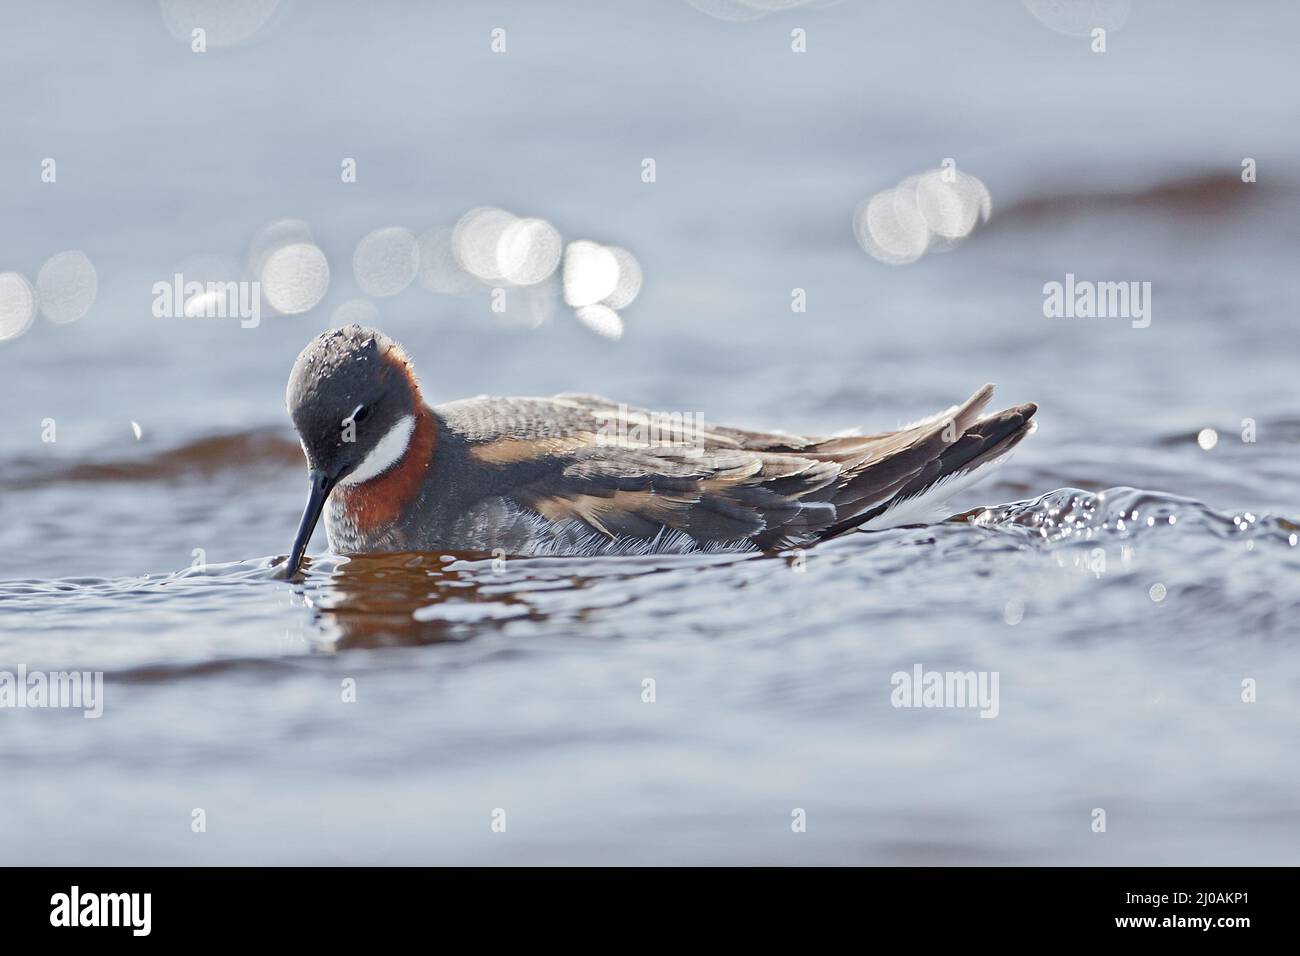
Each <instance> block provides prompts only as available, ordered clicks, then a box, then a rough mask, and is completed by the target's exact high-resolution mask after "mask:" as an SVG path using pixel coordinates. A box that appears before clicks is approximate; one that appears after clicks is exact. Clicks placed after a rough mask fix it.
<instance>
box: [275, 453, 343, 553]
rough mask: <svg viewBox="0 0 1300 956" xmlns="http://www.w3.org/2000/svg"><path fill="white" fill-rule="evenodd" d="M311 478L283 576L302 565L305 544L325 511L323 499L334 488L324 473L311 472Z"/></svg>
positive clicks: (305, 548) (331, 481) (331, 480)
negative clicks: (300, 520) (308, 491)
mask: <svg viewBox="0 0 1300 956" xmlns="http://www.w3.org/2000/svg"><path fill="white" fill-rule="evenodd" d="M310 477H311V493H310V494H309V495H308V496H307V507H306V508H304V509H303V512H302V522H301V523H300V524H299V525H298V534H297V535H295V536H294V539H293V550H292V551H290V552H289V563H288V564H286V565H285V566H284V576H285V577H286V578H287V577H292V576H293V574H295V573H296V572H297V570H298V565H300V564H301V563H302V555H303V552H304V551H306V550H307V542H309V541H310V540H311V533H312V532H313V531H315V530H316V522H317V521H319V520H320V513H321V511H323V510H324V509H325V499H326V498H328V497H329V496H330V490H331V489H332V488H333V487H334V479H333V478H330V477H329V476H328V475H326V474H325V473H324V472H320V471H313V472H312V473H311V475H310Z"/></svg>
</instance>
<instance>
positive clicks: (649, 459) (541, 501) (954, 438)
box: [438, 385, 1033, 548]
mask: <svg viewBox="0 0 1300 956" xmlns="http://www.w3.org/2000/svg"><path fill="white" fill-rule="evenodd" d="M992 393H993V388H992V386H990V385H986V386H984V387H983V388H981V389H980V390H979V391H977V392H976V393H975V394H974V395H972V396H971V397H970V398H969V399H967V400H966V401H965V402H964V403H962V404H961V405H959V406H954V407H953V408H951V409H949V410H947V411H946V412H944V413H941V414H939V415H936V416H933V417H932V418H929V419H926V420H924V421H922V422H918V423H917V424H915V425H912V426H909V427H906V428H902V429H899V430H898V431H893V432H882V433H879V434H875V435H866V436H840V437H833V438H827V437H810V436H803V435H790V434H783V433H778V432H758V431H748V430H744V429H737V428H726V427H717V426H707V427H706V426H705V425H703V424H701V423H699V422H698V421H695V420H693V419H691V418H689V417H688V418H685V419H683V418H680V417H665V416H657V415H655V413H652V412H649V411H647V410H645V409H640V408H635V407H629V406H626V405H620V404H618V403H615V402H611V401H609V400H608V399H604V398H601V397H599V396H594V395H576V394H565V395H557V396H555V397H554V398H550V399H540V398H539V399H475V400H469V401H467V402H456V403H452V404H451V405H445V406H440V407H439V409H438V411H439V412H440V414H442V415H443V416H444V417H445V418H446V419H447V420H448V421H450V422H452V423H453V425H454V427H456V429H457V430H458V431H459V432H460V433H461V434H462V435H463V436H464V437H466V438H467V439H468V441H469V446H470V455H471V456H472V457H473V458H475V459H476V460H477V461H478V462H479V463H481V464H483V465H485V466H494V467H497V468H515V469H518V470H519V483H518V486H517V488H516V490H515V492H514V496H515V497H516V498H517V500H518V501H519V502H520V503H521V504H523V505H525V506H527V507H529V508H532V509H533V510H535V511H537V512H538V513H539V514H542V515H543V516H545V517H547V518H549V519H551V520H555V521H561V520H575V521H579V522H582V523H583V524H584V525H586V526H587V527H589V528H590V529H591V530H593V531H595V532H598V533H600V534H603V535H607V536H609V537H611V538H619V537H630V538H653V537H654V536H655V535H656V534H658V533H660V532H661V531H662V530H663V529H664V528H669V529H673V530H677V531H681V532H684V533H686V534H688V535H690V536H691V537H693V538H694V539H695V540H696V541H697V542H699V543H700V544H702V545H708V544H722V543H737V542H740V543H743V542H750V543H752V545H754V546H756V547H761V548H770V547H785V546H789V545H791V544H797V543H801V542H807V541H809V540H812V539H815V538H818V537H823V536H826V535H827V534H831V533H838V532H839V531H842V530H845V529H846V528H848V527H851V526H852V525H853V523H854V522H855V521H861V520H866V517H867V516H869V515H870V514H872V513H876V512H878V510H879V509H881V508H882V507H883V506H885V505H887V504H888V503H889V502H890V501H891V500H892V499H894V498H895V496H898V495H904V496H906V495H910V494H913V493H916V490H917V489H918V488H922V489H923V488H924V487H928V486H929V485H930V484H932V483H933V482H934V481H936V480H938V478H939V477H941V476H943V475H946V474H949V473H951V472H952V471H954V470H957V469H959V468H961V467H967V466H969V464H970V462H971V461H972V459H973V458H974V457H975V456H978V455H981V454H983V453H985V452H987V451H988V450H989V449H990V448H992V447H993V446H994V445H996V444H997V442H996V441H993V440H992V439H991V436H992V435H994V434H997V435H998V436H999V437H998V439H997V440H998V441H1001V440H1003V439H1005V438H1006V437H1007V435H1009V434H1010V431H1007V428H1009V427H1010V424H1011V421H1010V419H1007V420H1002V419H999V421H1000V424H999V425H998V426H997V427H996V428H990V427H984V428H983V431H981V430H980V429H981V427H982V426H981V422H982V421H983V422H988V421H989V419H986V420H981V419H980V412H981V411H982V409H983V408H984V406H985V405H986V404H987V403H988V401H989V398H990V397H991V396H992ZM1026 408H1030V407H1029V406H1022V407H1021V408H1020V409H1019V410H1009V412H1016V413H1017V414H1019V415H1020V416H1021V417H1020V418H1019V419H1018V420H1017V422H1016V424H1015V427H1020V426H1021V425H1023V424H1024V422H1025V421H1027V420H1028V416H1030V415H1032V414H1033V412H1032V409H1031V410H1030V411H1029V412H1028V414H1027V415H1026V414H1025V412H1024V410H1025V409H1026ZM1009 412H1004V413H1001V414H1002V415H1003V416H1005V415H1007V414H1009ZM991 419H998V416H991Z"/></svg>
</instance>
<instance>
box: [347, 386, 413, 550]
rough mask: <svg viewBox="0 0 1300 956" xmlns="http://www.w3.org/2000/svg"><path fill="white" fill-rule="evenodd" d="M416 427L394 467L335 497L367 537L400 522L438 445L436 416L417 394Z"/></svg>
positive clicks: (348, 488) (349, 518) (348, 487)
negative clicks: (398, 520) (434, 416)
mask: <svg viewBox="0 0 1300 956" xmlns="http://www.w3.org/2000/svg"><path fill="white" fill-rule="evenodd" d="M413 414H414V415H415V428H413V429H412V430H411V443H410V444H409V445H408V446H407V449H406V454H404V455H403V456H402V457H401V458H400V459H399V460H398V462H397V464H396V465H394V466H393V467H392V468H390V469H388V471H386V472H384V473H383V474H382V475H379V476H378V477H376V478H371V479H370V480H369V481H367V482H363V483H362V484H359V485H340V486H339V487H337V488H335V489H334V497H335V499H336V500H337V501H338V503H339V504H340V505H341V506H342V508H343V511H344V512H345V513H346V514H347V517H348V520H349V521H350V522H351V523H352V524H353V525H354V526H355V527H356V529H357V531H359V532H360V533H361V534H363V535H376V534H379V533H382V532H383V530H384V529H385V528H387V527H388V526H389V525H391V524H393V523H394V522H396V521H397V519H398V518H400V517H401V516H402V512H403V511H405V510H406V509H407V508H408V507H410V505H411V504H412V503H413V502H414V501H415V498H416V495H418V494H419V492H420V483H421V482H422V481H424V477H425V475H427V474H428V471H429V468H431V467H432V465H433V452H434V449H435V448H436V447H437V445H438V426H437V424H436V422H435V421H434V418H433V414H432V413H431V412H430V411H429V409H428V408H426V407H425V405H424V402H422V401H421V400H420V398H419V395H418V394H417V395H416V399H415V408H414V410H413Z"/></svg>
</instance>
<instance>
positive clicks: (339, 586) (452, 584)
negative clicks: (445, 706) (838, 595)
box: [313, 552, 540, 650]
mask: <svg viewBox="0 0 1300 956" xmlns="http://www.w3.org/2000/svg"><path fill="white" fill-rule="evenodd" d="M318 569H319V570H324V571H325V572H326V573H327V574H328V578H326V579H325V581H324V582H323V585H322V587H321V590H320V591H319V592H318V593H317V594H316V595H314V596H313V600H314V603H315V605H316V608H317V610H318V611H319V612H320V614H321V617H322V623H323V624H324V625H325V626H326V627H327V628H331V629H336V630H337V639H336V640H334V642H333V646H334V647H335V648H336V649H340V650H350V649H355V648H373V647H398V646H416V645H422V644H436V643H439V642H442V641H453V640H463V639H465V637H467V636H468V633H470V632H471V629H469V628H467V627H465V625H466V624H471V623H472V624H474V625H475V627H474V628H473V629H472V632H473V633H478V632H481V630H482V629H483V628H484V627H488V628H491V627H494V626H496V627H499V626H502V625H503V624H504V623H505V622H507V621H510V620H517V619H519V618H521V617H532V618H534V619H536V618H538V617H539V616H540V615H539V614H538V612H537V611H536V609H535V608H533V607H532V606H530V605H529V604H528V603H527V602H526V601H525V600H524V599H523V597H522V596H521V595H520V594H516V593H515V592H514V591H513V590H512V589H511V588H510V587H509V585H508V583H507V579H503V578H502V576H501V575H500V574H499V573H498V572H497V571H496V570H495V569H494V567H493V558H492V555H491V554H483V553H478V552H457V553H393V554H366V555H356V556H353V557H349V558H346V559H335V560H331V561H330V562H328V563H327V564H321V563H318Z"/></svg>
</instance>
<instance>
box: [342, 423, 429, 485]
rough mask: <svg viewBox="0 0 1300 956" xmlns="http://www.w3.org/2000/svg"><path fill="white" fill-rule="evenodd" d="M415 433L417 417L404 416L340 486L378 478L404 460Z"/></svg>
mask: <svg viewBox="0 0 1300 956" xmlns="http://www.w3.org/2000/svg"><path fill="white" fill-rule="evenodd" d="M414 431H415V416H414V415H403V416H402V417H401V418H400V419H398V421H397V423H396V424H395V425H393V427H392V428H390V429H388V434H386V435H384V437H383V438H381V439H379V441H378V442H377V443H376V444H375V447H374V448H372V449H370V454H368V455H366V457H365V459H364V460H363V461H362V462H361V464H359V465H357V467H356V470H355V471H353V472H352V473H351V474H350V475H348V476H347V477H346V478H343V479H341V480H340V481H339V484H340V485H359V484H362V483H363V482H367V481H369V480H370V479H371V478H378V477H379V476H380V475H382V474H383V473H384V472H386V471H387V470H388V469H389V468H392V467H393V466H394V465H395V464H397V463H398V462H399V461H401V460H402V456H403V455H405V454H406V449H407V448H409V447H410V445H411V434H412V432H414Z"/></svg>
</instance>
